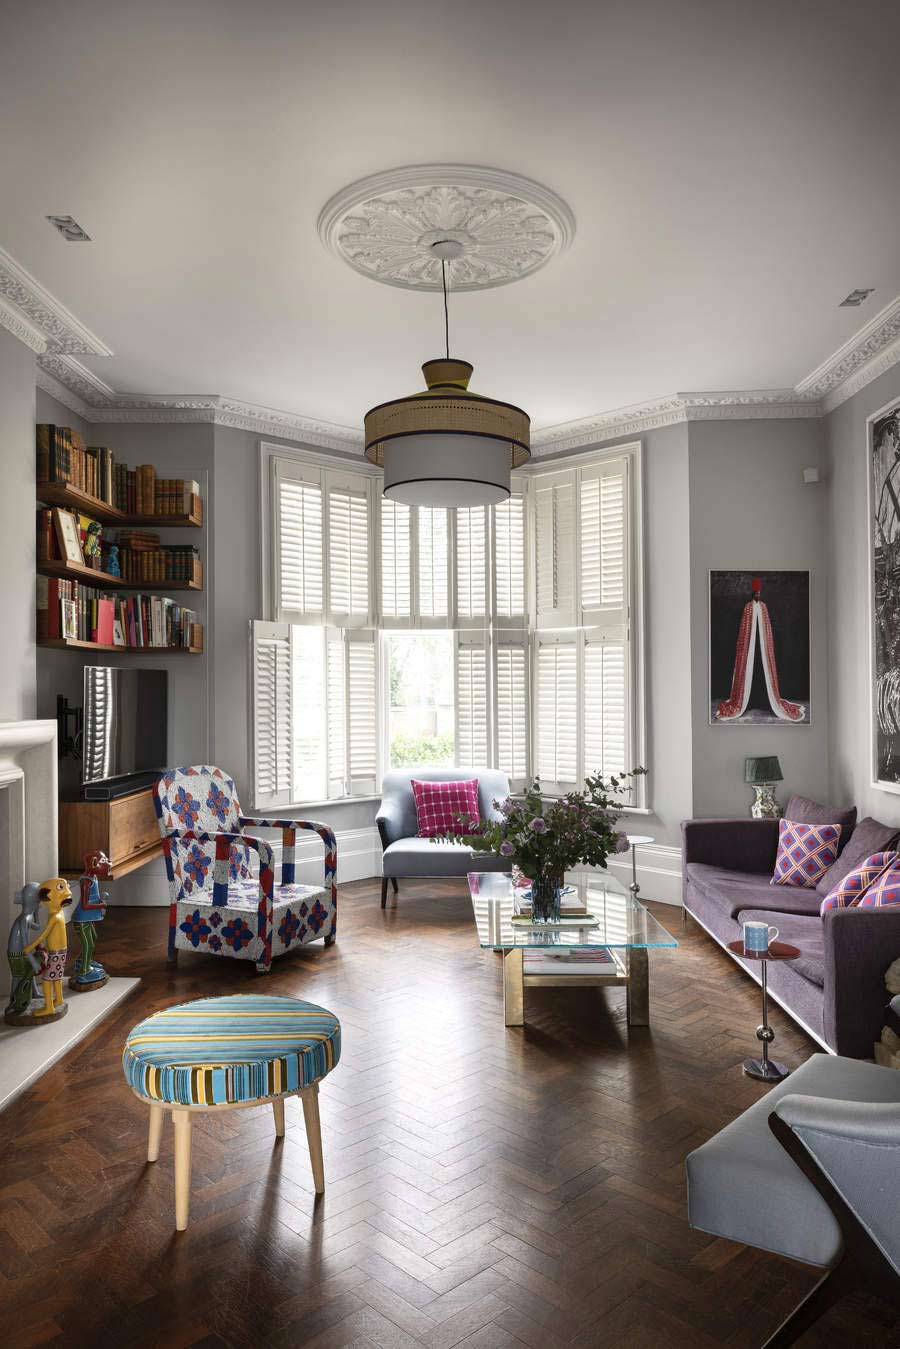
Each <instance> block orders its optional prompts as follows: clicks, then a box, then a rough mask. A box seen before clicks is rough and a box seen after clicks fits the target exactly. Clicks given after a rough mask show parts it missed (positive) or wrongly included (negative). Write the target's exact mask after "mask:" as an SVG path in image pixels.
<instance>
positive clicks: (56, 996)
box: [24, 876, 72, 1017]
mask: <svg viewBox="0 0 900 1349" xmlns="http://www.w3.org/2000/svg"><path fill="white" fill-rule="evenodd" d="M38 894H39V896H40V899H41V902H42V903H43V904H44V905H45V907H46V909H47V912H48V913H49V914H50V917H49V918H48V919H47V926H46V927H45V928H44V930H43V932H41V934H40V936H37V937H35V939H34V941H32V942H29V943H28V945H27V946H26V947H25V948H24V954H25V955H28V953H29V952H30V951H33V950H34V949H35V947H36V946H40V947H41V948H42V949H41V956H42V963H41V968H40V971H39V973H38V976H37V977H38V978H39V979H40V980H41V982H42V984H43V988H44V1005H43V1007H41V1008H39V1009H38V1010H37V1011H36V1012H35V1013H34V1016H35V1017H42V1016H53V1017H57V1016H62V1015H63V1012H64V1011H65V1010H66V1008H65V1005H64V1002H63V991H62V981H63V972H64V970H65V968H66V953H67V951H68V939H67V935H66V920H65V918H64V917H63V915H62V913H61V912H60V910H61V909H62V906H63V905H64V904H71V903H72V891H71V890H70V889H69V882H68V881H66V880H63V878H62V876H54V877H53V878H52V880H49V881H44V884H43V885H42V886H41V888H40V890H39V891H38Z"/></svg>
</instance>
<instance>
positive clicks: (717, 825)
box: [682, 803, 900, 1059]
mask: <svg viewBox="0 0 900 1349" xmlns="http://www.w3.org/2000/svg"><path fill="white" fill-rule="evenodd" d="M788 810H790V803H789V807H788ZM787 813H788V812H786V814H787ZM788 818H797V817H796V816H791V815H789V816H788ZM855 818H856V812H855V811H853V812H852V823H850V824H849V828H848V830H847V834H848V841H847V845H846V852H847V858H846V862H847V863H849V862H850V861H851V860H853V858H856V853H857V852H859V851H862V853H863V857H864V856H866V855H868V854H867V852H866V851H865V849H866V848H868V852H875V851H878V850H879V848H880V847H887V846H890V845H889V843H888V842H885V839H884V831H885V830H887V829H888V828H889V827H888V826H883V825H878V828H879V829H880V830H881V831H882V835H881V836H878V835H876V833H875V832H874V828H868V827H869V826H872V827H874V826H876V825H877V821H862V822H861V824H860V825H859V826H857V830H858V831H862V834H861V837H860V839H859V842H858V844H857V845H854V843H853V839H854V837H855V836H854V835H853V833H852V832H851V831H852V828H853V823H855ZM867 828H868V832H867ZM876 838H878V844H877V846H871V844H872V841H873V839H876ZM777 847H778V821H777V820H753V819H733V820H686V821H685V822H684V824H683V825H682V859H683V860H682V865H683V872H684V875H683V880H684V891H683V902H684V907H685V910H686V911H687V912H688V913H689V914H691V915H692V917H694V918H695V919H696V920H697V922H698V923H700V925H701V926H702V927H703V928H705V929H706V931H707V932H708V933H709V934H710V936H711V937H713V938H715V940H716V941H717V942H718V943H719V944H720V945H721V946H723V947H724V946H725V945H726V943H727V942H730V941H735V940H737V938H739V937H740V935H741V924H742V923H744V922H746V921H747V920H749V919H753V918H757V919H760V920H762V921H765V922H769V923H772V924H774V925H775V927H777V928H778V931H779V939H780V940H782V941H786V942H790V943H791V944H792V945H794V946H798V947H799V948H800V950H801V952H802V955H801V957H800V959H799V960H787V961H779V962H777V963H773V964H770V965H769V967H768V985H769V993H770V994H771V996H772V997H773V998H774V999H775V1000H776V1001H777V1002H778V1003H780V1005H781V1006H782V1007H783V1008H784V1009H785V1011H787V1012H789V1013H790V1015H791V1016H792V1017H793V1018H794V1019H795V1020H796V1021H797V1022H799V1023H800V1025H802V1026H803V1027H804V1029H805V1030H808V1031H809V1032H810V1033H811V1034H812V1035H813V1036H814V1037H815V1039H816V1040H817V1041H818V1042H819V1043H820V1044H821V1045H822V1046H823V1047H824V1048H826V1049H829V1050H831V1051H832V1052H833V1053H836V1054H843V1055H846V1056H847V1057H849V1058H857V1059H870V1058H871V1057H872V1052H873V1051H872V1046H873V1044H874V1042H875V1041H876V1040H877V1039H878V1037H879V1035H880V1033H881V1027H882V1025H883V1023H884V1006H885V1001H886V990H885V986H884V976H885V971H886V970H887V967H888V965H890V963H891V961H892V960H895V959H896V958H897V957H898V956H900V906H892V907H889V908H883V909H860V908H849V909H831V910H828V911H826V913H825V916H824V918H820V917H819V906H820V904H821V902H822V899H823V897H824V894H823V890H824V893H827V888H825V887H824V886H823V887H822V888H820V889H819V890H805V889H801V888H798V887H795V886H785V885H770V884H769V878H770V877H771V875H772V870H773V868H774V865H775V854H776V851H777ZM851 853H852V856H851ZM856 860H858V861H861V860H862V857H859V858H856ZM839 861H840V859H839ZM854 864H855V862H854ZM848 869H849V868H848ZM826 884H827V883H826ZM729 954H730V953H729ZM738 963H739V964H741V965H742V967H743V968H744V969H745V970H746V971H747V973H748V974H750V975H751V977H753V978H754V979H756V980H757V982H758V974H757V971H756V970H755V969H754V967H753V965H752V963H751V962H747V961H739V962H738Z"/></svg>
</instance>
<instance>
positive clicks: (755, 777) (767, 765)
mask: <svg viewBox="0 0 900 1349" xmlns="http://www.w3.org/2000/svg"><path fill="white" fill-rule="evenodd" d="M744 781H745V782H749V783H751V784H752V785H753V786H756V785H758V784H760V783H765V782H783V781H784V774H783V773H782V771H781V764H780V763H779V762H778V758H777V756H776V755H774V754H770V755H769V757H768V758H766V759H745V760H744Z"/></svg>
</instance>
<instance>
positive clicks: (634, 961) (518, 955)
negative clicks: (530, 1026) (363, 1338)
mask: <svg viewBox="0 0 900 1349" xmlns="http://www.w3.org/2000/svg"><path fill="white" fill-rule="evenodd" d="M530 949H534V948H529V947H527V946H516V947H514V948H513V949H512V950H511V951H505V952H504V954H503V1016H504V1021H505V1023H506V1025H507V1026H524V1024H525V989H526V988H603V987H616V986H622V985H624V986H625V996H626V1001H627V1016H628V1024H629V1026H649V1025H650V962H649V959H648V955H647V950H646V947H640V946H632V947H630V948H629V949H628V950H627V951H626V952H624V953H620V952H619V951H616V950H611V951H610V954H611V955H612V958H613V960H614V961H615V963H616V966H617V969H618V973H617V974H526V973H525V962H524V959H523V957H524V955H525V952H526V951H528V950H530ZM537 949H540V948H537Z"/></svg>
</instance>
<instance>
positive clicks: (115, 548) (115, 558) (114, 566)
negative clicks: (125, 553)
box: [106, 543, 122, 576]
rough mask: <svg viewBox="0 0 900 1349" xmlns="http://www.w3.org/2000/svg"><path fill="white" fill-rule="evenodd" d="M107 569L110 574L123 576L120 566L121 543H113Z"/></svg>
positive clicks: (108, 555)
mask: <svg viewBox="0 0 900 1349" xmlns="http://www.w3.org/2000/svg"><path fill="white" fill-rule="evenodd" d="M106 570H107V572H108V574H109V575H110V576H121V575H122V568H121V567H120V566H119V545H118V544H117V543H111V544H110V545H109V553H108V554H107V558H106Z"/></svg>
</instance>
